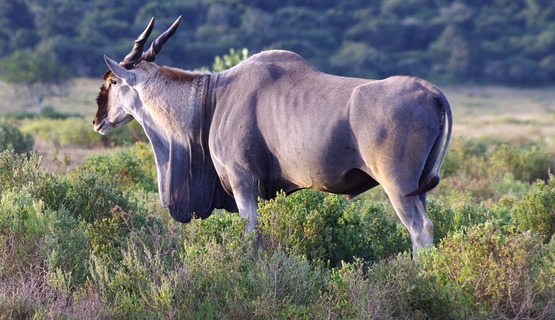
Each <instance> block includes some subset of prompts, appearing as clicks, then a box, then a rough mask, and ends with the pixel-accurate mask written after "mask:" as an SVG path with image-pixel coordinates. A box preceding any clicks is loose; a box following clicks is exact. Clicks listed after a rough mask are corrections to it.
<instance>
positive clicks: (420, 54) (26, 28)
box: [0, 0, 555, 85]
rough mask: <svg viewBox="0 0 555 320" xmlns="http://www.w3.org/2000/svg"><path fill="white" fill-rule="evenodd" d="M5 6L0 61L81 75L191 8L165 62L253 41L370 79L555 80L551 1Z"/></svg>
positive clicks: (137, 1) (194, 60)
mask: <svg viewBox="0 0 555 320" xmlns="http://www.w3.org/2000/svg"><path fill="white" fill-rule="evenodd" d="M0 8H2V10H0V58H2V57H9V56H11V55H13V54H14V53H15V52H16V51H17V50H32V51H38V52H39V53H43V54H44V55H48V57H50V58H52V59H54V60H55V61H57V62H58V63H59V64H60V65H63V66H64V67H67V68H69V69H70V70H71V71H72V73H73V74H75V75H77V76H87V77H99V76H101V75H102V74H103V72H104V71H105V69H106V67H105V65H104V62H103V60H102V55H103V54H108V55H109V56H111V57H113V58H115V59H122V58H123V57H124V56H125V54H127V52H128V51H129V50H130V48H131V46H132V44H133V40H134V39H135V37H137V36H138V35H139V34H140V33H141V32H142V30H143V29H144V28H145V26H146V24H147V23H148V21H149V19H150V18H151V17H152V16H156V18H157V22H156V25H155V32H154V36H156V35H158V34H160V32H162V31H163V30H165V28H167V27H168V26H169V25H170V24H171V23H172V22H173V20H174V19H175V18H177V16H178V15H183V17H184V19H183V22H182V26H181V27H180V30H179V31H178V33H177V34H176V36H175V39H172V41H170V42H169V43H168V44H167V45H166V46H165V48H164V54H163V55H161V56H160V57H159V62H160V63H161V64H168V65H172V66H177V67H181V68H186V69H195V68H198V67H201V66H209V65H211V63H212V57H214V56H216V55H221V54H223V53H226V52H227V50H228V48H243V47H245V48H248V49H249V50H250V52H252V53H255V52H258V51H260V50H263V49H288V50H293V51H295V52H297V53H299V54H301V55H302V56H304V57H305V58H306V59H307V60H308V61H309V62H311V63H312V64H314V65H315V66H316V67H318V68H321V69H322V70H323V71H326V72H333V73H337V74H342V75H354V76H362V77H368V78H370V77H376V78H382V77H386V76H389V75H393V74H410V75H414V76H419V77H423V78H427V79H432V80H438V79H439V80H442V81H457V82H461V81H464V82H477V83H483V82H487V83H498V84H499V83H504V84H518V85H541V84H550V83H553V82H554V81H555V2H553V1H550V0H529V1H512V0H480V1H469V0H455V1H447V0H436V1H428V0H403V1H399V0H377V1H365V0H356V1H353V0H342V1H336V0H333V1H332V0H318V1H316V0H303V1H296V0H284V1H279V2H271V1H241V0H217V1H214V0H185V1H184V0H179V1H174V0H166V1H149V0H132V1H119V0H115V1H103V0H96V1H88V0H71V1H70V0H59V1H38V0H1V1H0Z"/></svg>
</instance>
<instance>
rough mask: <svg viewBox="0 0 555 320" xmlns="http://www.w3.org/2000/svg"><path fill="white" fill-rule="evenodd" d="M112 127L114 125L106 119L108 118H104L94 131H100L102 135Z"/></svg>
mask: <svg viewBox="0 0 555 320" xmlns="http://www.w3.org/2000/svg"><path fill="white" fill-rule="evenodd" d="M111 127H112V126H111V125H110V124H109V123H108V122H107V121H106V119H104V120H102V122H100V124H98V125H96V126H95V127H94V131H96V132H98V133H100V134H101V135H105V134H107V133H108V132H109V131H110V129H111Z"/></svg>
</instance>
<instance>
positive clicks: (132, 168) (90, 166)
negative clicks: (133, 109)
mask: <svg viewBox="0 0 555 320" xmlns="http://www.w3.org/2000/svg"><path fill="white" fill-rule="evenodd" d="M77 170H78V171H86V170H90V171H92V172H95V173H97V174H101V175H103V176H107V177H117V180H118V182H119V185H120V186H121V187H123V188H125V189H128V188H141V189H144V190H146V191H150V192H156V191H158V185H157V173H156V164H155V161H154V154H153V153H152V150H151V148H150V145H147V144H144V143H137V144H135V145H134V146H133V147H131V148H127V149H124V150H121V151H119V152H118V153H116V154H115V155H98V156H92V157H89V158H86V159H85V160H84V161H83V164H81V165H80V166H79V167H78V168H77Z"/></svg>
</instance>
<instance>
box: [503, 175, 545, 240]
mask: <svg viewBox="0 0 555 320" xmlns="http://www.w3.org/2000/svg"><path fill="white" fill-rule="evenodd" d="M512 217H513V219H514V221H515V222H516V223H517V225H518V228H519V229H520V230H523V231H526V230H531V231H533V232H537V233H538V234H540V235H541V236H542V237H543V241H544V243H548V242H549V241H550V240H551V237H552V236H553V234H554V233H555V176H554V175H553V174H550V175H549V180H548V182H547V183H546V182H544V181H543V180H538V181H537V182H536V183H535V184H534V186H533V187H532V189H531V190H530V191H529V192H528V193H526V194H525V195H524V196H523V197H522V199H520V200H519V201H518V202H517V203H516V205H515V207H514V209H513V210H512Z"/></svg>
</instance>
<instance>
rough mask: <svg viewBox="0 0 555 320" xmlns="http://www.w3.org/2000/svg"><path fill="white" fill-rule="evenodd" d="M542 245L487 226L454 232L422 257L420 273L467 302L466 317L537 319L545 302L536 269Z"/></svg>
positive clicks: (530, 235)
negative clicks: (446, 287) (461, 294)
mask: <svg viewBox="0 0 555 320" xmlns="http://www.w3.org/2000/svg"><path fill="white" fill-rule="evenodd" d="M541 248H542V246H541V240H540V238H539V237H538V236H536V235H534V234H533V233H530V232H519V231H517V230H516V229H515V228H512V227H506V228H500V227H498V226H496V225H495V224H494V223H491V222H486V223H484V224H478V225H476V226H473V227H468V228H465V230H463V231H457V232H454V233H453V234H452V235H450V236H448V237H446V238H444V239H443V240H442V241H441V245H440V247H439V250H436V251H432V253H428V254H425V253H424V254H422V255H421V256H420V257H419V261H420V263H421V265H422V268H423V269H424V270H426V271H427V272H429V273H430V274H432V275H433V274H435V275H436V276H437V278H438V281H439V283H441V284H443V285H444V286H449V287H452V286H455V288H458V290H461V291H462V292H464V293H465V295H467V296H468V299H470V303H468V307H470V308H469V309H468V312H469V314H468V315H467V316H466V317H469V318H472V317H484V318H491V317H499V318H509V317H510V318H523V317H534V316H538V315H541V314H542V313H543V312H546V311H548V309H543V310H538V306H541V305H542V304H544V303H545V301H538V300H539V299H540V298H542V297H544V296H545V292H544V290H545V288H542V286H541V283H540V282H539V281H538V279H540V278H539V277H537V275H538V274H540V270H539V269H538V268H536V265H537V259H538V254H539V252H540V251H541Z"/></svg>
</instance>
